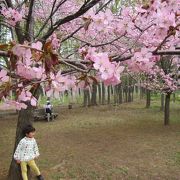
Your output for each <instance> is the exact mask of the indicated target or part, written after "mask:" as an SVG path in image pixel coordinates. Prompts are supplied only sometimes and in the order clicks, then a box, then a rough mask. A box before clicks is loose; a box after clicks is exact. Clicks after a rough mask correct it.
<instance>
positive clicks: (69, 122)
mask: <svg viewBox="0 0 180 180" xmlns="http://www.w3.org/2000/svg"><path fill="white" fill-rule="evenodd" d="M144 104H145V102H144V101H138V102H134V103H128V104H122V105H119V106H98V107H90V108H74V109H71V110H68V109H59V113H60V114H59V117H58V118H57V119H56V120H55V122H50V123H47V122H36V123H34V126H35V128H36V129H37V134H36V139H37V142H38V145H39V149H40V153H41V156H40V158H39V159H38V160H37V164H38V165H39V167H40V169H41V171H42V174H43V175H44V176H45V179H46V180H59V179H61V180H96V179H98V180H101V179H102V180H179V179H180V119H179V117H180V111H179V109H178V108H179V105H178V104H176V103H171V107H172V108H171V125H170V126H167V127H165V126H163V113H162V112H161V111H160V110H159V106H158V105H155V104H153V105H152V108H151V109H145V108H144ZM156 104H157V103H156ZM16 121H17V116H12V115H11V116H9V117H8V116H6V117H4V118H1V119H0V127H1V132H0V162H1V165H0V179H1V180H5V174H7V171H8V167H9V163H10V159H11V156H12V149H13V145H14V137H15V127H16Z"/></svg>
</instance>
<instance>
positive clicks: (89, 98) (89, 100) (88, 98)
mask: <svg viewBox="0 0 180 180" xmlns="http://www.w3.org/2000/svg"><path fill="white" fill-rule="evenodd" d="M87 105H88V106H90V105H91V96H90V91H89V89H87Z"/></svg>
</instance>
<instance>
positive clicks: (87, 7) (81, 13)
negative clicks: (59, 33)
mask: <svg viewBox="0 0 180 180" xmlns="http://www.w3.org/2000/svg"><path fill="white" fill-rule="evenodd" d="M99 1H100V0H92V1H91V2H90V3H89V4H87V5H86V6H85V7H84V8H83V9H81V8H80V9H79V10H78V11H77V12H76V13H74V14H72V15H69V16H66V17H65V18H63V19H60V20H58V21H57V22H56V23H55V24H54V27H53V28H50V29H48V31H47V33H46V34H45V35H44V36H43V37H42V39H43V40H46V39H48V37H49V36H51V35H52V33H53V32H54V31H55V30H56V29H57V28H58V27H59V26H60V25H62V24H65V23H67V22H70V21H72V20H74V19H76V18H78V17H79V16H81V15H83V14H84V13H85V12H87V11H88V10H89V9H90V8H92V7H93V6H95V5H96V4H97V3H98V2H99Z"/></svg>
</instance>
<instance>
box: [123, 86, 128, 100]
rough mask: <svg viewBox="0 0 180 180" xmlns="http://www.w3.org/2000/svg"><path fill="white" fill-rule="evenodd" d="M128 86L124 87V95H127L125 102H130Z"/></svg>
mask: <svg viewBox="0 0 180 180" xmlns="http://www.w3.org/2000/svg"><path fill="white" fill-rule="evenodd" d="M127 88H128V87H127V86H125V87H124V94H125V99H124V102H128V92H127Z"/></svg>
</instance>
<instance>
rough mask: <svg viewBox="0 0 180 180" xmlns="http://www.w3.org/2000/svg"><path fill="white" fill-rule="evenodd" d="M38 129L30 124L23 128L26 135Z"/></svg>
mask: <svg viewBox="0 0 180 180" xmlns="http://www.w3.org/2000/svg"><path fill="white" fill-rule="evenodd" d="M35 131H36V129H35V128H34V127H33V126H32V125H28V126H26V127H25V128H24V129H23V133H24V135H26V134H29V133H30V132H35Z"/></svg>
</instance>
